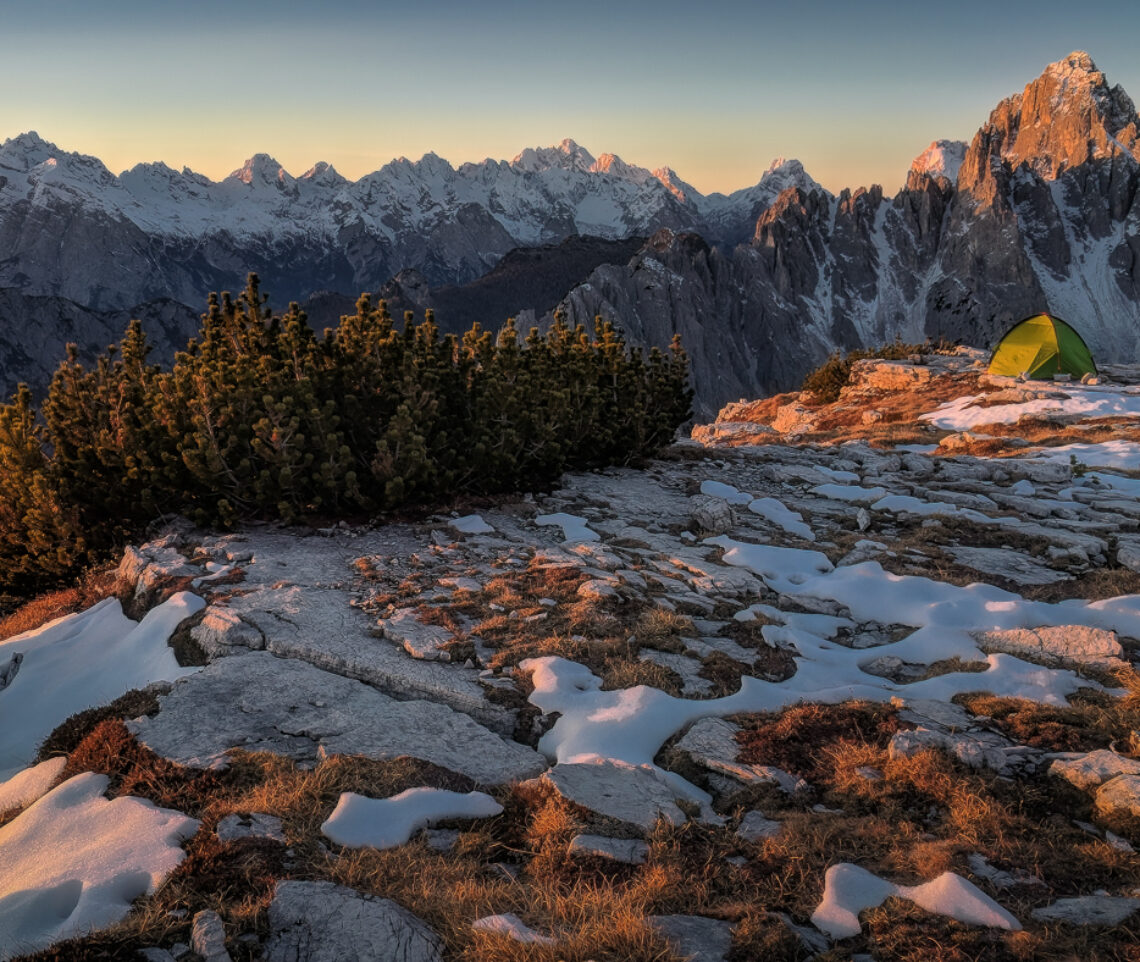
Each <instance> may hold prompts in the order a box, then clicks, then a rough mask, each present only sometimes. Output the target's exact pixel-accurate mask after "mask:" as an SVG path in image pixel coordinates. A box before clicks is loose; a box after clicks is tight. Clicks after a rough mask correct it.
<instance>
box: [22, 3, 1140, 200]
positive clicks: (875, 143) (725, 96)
mask: <svg viewBox="0 0 1140 962" xmlns="http://www.w3.org/2000/svg"><path fill="white" fill-rule="evenodd" d="M0 24H2V26H0V84H2V86H0V90H3V96H2V98H0V140H3V139H4V138H7V137H12V136H15V135H16V134H18V133H21V132H23V131H26V130H37V131H38V132H39V133H40V135H41V136H43V137H45V138H47V139H48V140H52V141H54V142H55V143H57V144H59V145H60V146H61V147H63V148H66V149H69V150H79V151H81V152H83V153H87V154H94V155H95V156H97V157H99V158H101V159H102V160H103V161H104V162H105V163H106V164H107V166H108V167H110V168H111V170H113V171H114V172H116V173H118V172H119V171H121V170H123V169H125V168H127V167H130V166H132V165H133V164H135V163H137V162H139V161H152V160H162V161H165V162H166V163H168V164H170V165H171V166H173V167H179V168H180V167H182V166H189V167H191V168H193V169H194V170H197V171H199V172H201V173H204V174H207V175H208V176H210V177H212V178H215V179H218V178H221V177H223V176H225V175H226V174H228V173H229V172H230V171H231V170H233V169H235V168H237V167H240V166H241V164H242V162H243V161H244V160H245V158H247V157H248V156H250V155H251V154H253V153H255V152H265V153H270V154H272V155H273V156H274V157H276V158H277V160H279V161H280V162H281V163H282V164H283V165H284V166H285V168H286V169H287V170H289V171H291V172H292V173H294V174H299V173H302V172H303V171H305V170H306V169H307V168H309V167H310V166H312V164H313V163H315V162H316V161H318V160H326V161H329V162H331V163H332V164H334V165H335V166H336V167H337V169H338V170H340V171H341V173H343V174H345V175H346V176H348V177H352V178H356V177H359V176H360V175H362V174H364V173H367V172H369V171H372V170H375V169H376V168H378V167H380V166H381V165H383V164H384V163H386V162H387V161H388V160H390V159H392V158H393V157H397V156H407V157H411V158H418V157H420V156H421V155H422V154H424V153H425V152H427V151H429V150H434V151H435V152H436V153H437V154H439V155H440V156H442V157H445V158H447V159H448V160H450V161H451V162H452V163H454V164H459V163H461V162H463V161H468V160H473V161H478V160H482V159H483V158H485V157H493V158H496V159H509V158H511V157H513V156H515V155H516V154H517V153H518V152H519V151H520V150H521V149H522V148H524V147H527V146H544V145H549V144H553V143H557V142H559V141H560V140H562V139H563V138H564V137H571V138H573V139H574V140H577V141H578V142H579V143H580V144H582V145H583V146H585V147H587V148H588V149H589V150H590V151H592V152H593V153H594V154H595V155H597V154H601V153H605V152H612V153H616V154H618V155H620V156H621V157H622V158H623V159H624V160H626V161H628V162H630V163H636V164H640V165H642V166H645V167H651V168H653V167H659V166H663V165H668V166H671V167H673V168H674V169H675V170H676V171H677V173H678V174H680V175H681V177H682V178H684V179H685V180H688V181H689V182H690V183H692V184H693V185H694V186H695V187H697V188H698V189H699V190H702V191H705V192H708V191H713V190H721V191H726V192H727V191H731V190H735V189H737V188H739V187H745V186H749V185H751V184H754V183H755V182H756V181H757V180H759V178H760V175H761V174H762V173H763V171H764V170H765V169H766V168H767V166H768V164H769V163H770V162H771V160H772V159H773V158H774V157H777V156H784V157H796V158H799V159H800V160H802V161H803V163H804V165H805V166H806V168H807V170H808V172H809V173H811V174H812V175H813V176H814V177H815V178H816V180H818V181H820V182H821V183H822V184H823V185H824V186H825V187H828V188H829V189H831V190H838V189H840V188H841V187H844V186H852V187H854V186H859V185H865V184H870V183H880V184H882V185H883V186H884V187H885V188H887V189H888V190H889V191H893V190H895V189H897V188H898V187H899V186H900V185H901V183H902V182H903V180H904V179H905V176H906V170H907V167H908V166H909V164H910V161H911V159H912V158H913V157H915V156H916V155H917V154H918V153H920V152H921V151H922V150H923V149H924V148H925V147H926V146H927V144H929V143H930V141H932V140H934V139H936V138H943V137H944V138H955V139H963V140H969V139H970V137H972V136H973V134H974V132H975V131H976V130H977V128H978V127H979V126H980V124H981V123H982V122H983V121H984V120H985V119H986V117H987V116H988V114H989V111H990V110H991V109H992V108H993V107H994V106H995V105H996V104H997V103H998V101H999V100H1001V99H1002V98H1003V97H1006V96H1008V95H1010V94H1012V93H1015V92H1018V91H1020V90H1021V89H1022V88H1023V87H1024V85H1025V84H1026V83H1027V82H1029V81H1030V80H1032V79H1033V78H1034V77H1036V76H1037V75H1038V74H1039V73H1040V72H1041V70H1042V69H1043V68H1044V67H1045V65H1046V64H1048V63H1050V62H1052V61H1055V60H1059V59H1060V58H1062V57H1063V56H1065V54H1067V53H1069V52H1070V51H1071V50H1076V49H1081V50H1087V51H1088V52H1089V53H1090V54H1092V56H1093V59H1094V60H1095V61H1096V63H1097V66H1098V67H1099V68H1100V69H1101V70H1103V71H1104V72H1105V73H1106V74H1107V75H1108V79H1109V81H1110V83H1114V84H1115V83H1119V84H1122V85H1123V86H1124V88H1125V89H1126V90H1127V91H1129V93H1130V94H1131V95H1132V96H1133V97H1134V98H1140V58H1138V57H1137V56H1136V53H1135V41H1136V37H1137V36H1138V35H1140V2H1137V0H1098V2H1097V3H1096V4H1095V5H1084V4H1080V3H1073V2H1072V0H1063V2H1062V0H1036V2H1032V3H1026V2H1011V0H985V2H982V0H955V2H953V3H946V2H942V3H914V4H909V3H900V2H897V0H892V2H886V0H798V2H794V0H788V2H785V3H769V2H766V0H757V2H752V3H743V2H730V0H687V2H684V3H681V2H674V0H658V2H655V3H642V2H636V0H634V2H630V0H624V2H623V0H606V2H598V0H574V2H572V3H564V4H550V3H538V2H532V3H522V2H514V0H479V2H474V0H471V2H450V0H437V2H433V0H422V2H419V3H417V2H416V0H407V2H404V3H401V4H392V3H388V2H383V0H381V2H370V3H369V2H363V0H360V2H350V0H327V2H324V3H322V4H320V5H318V4H311V5H309V6H307V7H300V6H299V5H293V4H282V3H279V2H273V3H270V2H266V0H248V2H241V0H191V2H186V3H180V4H173V3H166V2H161V0H103V2H92V0H54V2H51V3H43V2H37V3H34V4H33V3H25V2H11V0H0Z"/></svg>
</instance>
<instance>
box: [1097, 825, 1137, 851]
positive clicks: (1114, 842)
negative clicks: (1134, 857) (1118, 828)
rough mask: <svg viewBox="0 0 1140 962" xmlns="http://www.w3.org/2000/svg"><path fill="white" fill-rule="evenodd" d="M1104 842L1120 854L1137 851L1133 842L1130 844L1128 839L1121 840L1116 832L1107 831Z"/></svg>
mask: <svg viewBox="0 0 1140 962" xmlns="http://www.w3.org/2000/svg"><path fill="white" fill-rule="evenodd" d="M1104 840H1105V841H1106V842H1108V844H1109V845H1111V846H1112V847H1113V848H1114V849H1116V850H1117V851H1118V852H1126V853H1127V852H1135V851H1136V849H1135V848H1133V847H1132V843H1131V842H1129V841H1128V840H1127V839H1124V838H1121V837H1120V836H1119V835H1117V834H1116V833H1115V832H1110V831H1108V829H1105V832H1104Z"/></svg>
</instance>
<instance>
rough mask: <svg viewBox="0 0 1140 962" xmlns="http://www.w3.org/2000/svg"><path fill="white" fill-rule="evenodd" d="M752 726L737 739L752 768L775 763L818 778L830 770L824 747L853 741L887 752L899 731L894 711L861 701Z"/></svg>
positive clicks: (791, 711)
mask: <svg viewBox="0 0 1140 962" xmlns="http://www.w3.org/2000/svg"><path fill="white" fill-rule="evenodd" d="M750 722H751V724H752V725H753V726H754V727H748V728H745V729H743V730H742V731H741V732H740V733H739V734H738V735H737V736H736V738H737V741H738V742H739V743H740V752H739V756H738V757H739V760H740V761H742V762H745V763H747V764H750V765H775V766H776V767H777V768H783V769H785V770H786V771H789V772H793V773H794V774H796V775H801V776H803V777H804V778H806V779H807V780H808V781H813V780H820V779H823V778H824V777H825V776H827V775H828V774H829V773H830V771H831V769H832V768H833V767H834V765H833V763H831V762H830V761H829V756H828V752H827V749H828V748H831V747H833V746H834V745H835V744H836V743H840V742H851V743H854V744H858V745H866V746H871V747H874V748H885V747H886V745H887V743H888V742H889V741H890V738H891V735H893V734H894V733H895V732H897V731H898V730H899V729H900V727H901V726H900V725H899V721H898V719H897V717H896V716H895V712H894V709H892V708H890V707H887V706H884V705H878V704H873V703H871V702H865V701H851V702H846V703H844V704H842V705H817V704H811V705H795V706H793V707H791V708H787V709H785V710H784V711H783V712H780V713H779V714H778V715H758V716H753V717H752V718H751V719H750Z"/></svg>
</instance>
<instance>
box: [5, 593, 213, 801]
mask: <svg viewBox="0 0 1140 962" xmlns="http://www.w3.org/2000/svg"><path fill="white" fill-rule="evenodd" d="M204 605H205V602H204V601H203V600H202V599H201V598H199V597H198V596H197V595H193V594H190V593H189V592H185V591H182V592H179V593H178V594H176V595H174V596H173V597H171V598H170V599H169V600H168V601H166V602H164V603H163V604H161V605H159V606H158V607H157V608H152V609H151V610H150V611H149V612H147V614H146V617H144V618H143V620H142V621H141V622H138V623H136V622H134V621H131V620H130V619H129V618H127V617H126V616H125V615H124V614H123V609H122V606H121V605H120V604H119V602H118V600H117V599H115V598H108V599H106V600H105V601H101V602H99V603H98V604H97V605H95V606H93V607H91V608H88V609H87V610H86V611H82V612H79V613H78V614H74V615H68V616H66V617H64V618H57V619H56V620H55V621H52V622H50V623H49V624H47V625H44V626H43V627H42V628H37V629H34V630H33V631H26V632H24V633H23V634H19V635H16V636H14V637H12V638H9V639H7V640H6V641H2V642H0V674H4V666H5V664H9V665H14V667H15V669H16V670H15V671H14V672H9V681H8V684H7V685H6V686H5V687H4V688H2V689H0V779H6V778H9V777H10V776H12V775H13V774H15V773H16V772H18V771H20V770H21V769H22V768H24V766H25V765H27V764H28V762H30V761H31V760H32V757H33V756H34V755H35V752H36V746H37V745H39V744H40V742H42V741H43V740H44V739H45V738H46V737H47V736H48V735H50V734H51V732H52V730H53V729H54V728H55V727H56V726H57V725H58V724H59V723H60V722H62V721H63V720H64V719H66V718H69V717H70V716H71V715H74V714H75V713H76V712H79V711H82V710H83V709H85V708H93V707H95V706H97V705H105V704H107V703H108V702H110V701H113V700H114V699H116V698H118V697H119V696H120V695H123V694H125V693H126V692H128V691H130V690H131V689H132V688H145V687H146V686H147V685H149V684H151V683H152V682H155V681H174V680H175V679H178V678H182V677H184V676H186V675H190V674H193V673H194V672H196V671H198V670H199V669H197V668H182V667H181V666H179V664H178V661H177V659H176V658H175V657H174V651H173V650H172V649H171V648H170V646H169V645H168V644H167V642H168V640H169V639H170V636H171V635H172V634H173V633H174V629H175V628H177V627H178V625H179V624H181V622H182V621H184V620H185V619H186V618H189V617H190V616H191V615H193V614H196V613H197V612H198V611H200V610H201V609H202V608H203V606H204Z"/></svg>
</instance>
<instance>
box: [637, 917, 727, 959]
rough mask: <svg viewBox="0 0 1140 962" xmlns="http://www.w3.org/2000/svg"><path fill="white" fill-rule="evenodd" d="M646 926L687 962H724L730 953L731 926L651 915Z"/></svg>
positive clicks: (698, 918)
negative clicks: (655, 931) (657, 933)
mask: <svg viewBox="0 0 1140 962" xmlns="http://www.w3.org/2000/svg"><path fill="white" fill-rule="evenodd" d="M648 922H649V926H650V928H653V929H656V930H657V931H658V932H659V933H660V934H661V936H662V937H663V938H664V939H665V941H666V942H668V943H669V946H670V948H672V949H673V951H674V952H676V953H677V955H679V956H680V957H681V958H683V959H685V960H687V962H724V960H725V959H726V958H728V953H729V952H730V951H731V950H732V923H730V922H722V921H720V920H719V919H710V918H706V917H705V916H703V915H652V916H650V917H649V919H648Z"/></svg>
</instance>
